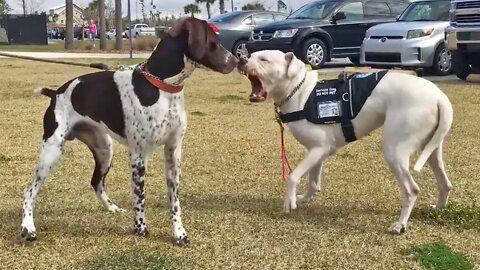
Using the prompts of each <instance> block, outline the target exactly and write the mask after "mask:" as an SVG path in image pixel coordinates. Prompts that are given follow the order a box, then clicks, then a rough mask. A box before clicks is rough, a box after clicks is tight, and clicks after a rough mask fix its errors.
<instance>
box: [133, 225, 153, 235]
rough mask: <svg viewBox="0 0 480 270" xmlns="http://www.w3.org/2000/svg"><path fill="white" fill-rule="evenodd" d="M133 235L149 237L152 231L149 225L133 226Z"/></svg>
mask: <svg viewBox="0 0 480 270" xmlns="http://www.w3.org/2000/svg"><path fill="white" fill-rule="evenodd" d="M133 235H135V236H141V237H147V236H148V235H150V232H149V231H148V229H147V227H144V228H141V227H140V228H139V227H135V228H133Z"/></svg>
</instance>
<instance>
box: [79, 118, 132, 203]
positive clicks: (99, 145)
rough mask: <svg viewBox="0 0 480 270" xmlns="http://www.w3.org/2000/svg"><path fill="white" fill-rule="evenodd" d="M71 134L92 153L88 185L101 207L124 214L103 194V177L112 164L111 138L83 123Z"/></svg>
mask: <svg viewBox="0 0 480 270" xmlns="http://www.w3.org/2000/svg"><path fill="white" fill-rule="evenodd" d="M72 133H73V136H75V137H76V138H77V139H79V140H80V141H82V142H83V143H85V144H86V145H87V146H88V148H89V149H90V151H92V154H93V158H94V159H95V169H94V171H93V175H92V179H91V182H90V183H91V185H92V187H93V189H94V190H95V193H96V194H97V196H98V198H99V199H100V201H101V202H102V204H103V206H105V208H106V209H107V210H108V211H110V212H113V213H115V212H125V210H124V209H122V208H120V207H118V206H117V205H116V204H114V203H113V202H112V200H110V198H109V197H108V196H107V193H106V192H105V177H106V176H107V173H108V171H109V170H110V167H111V164H112V156H113V147H112V138H111V137H110V136H109V135H108V134H105V133H104V132H102V131H101V130H99V129H98V128H96V127H94V126H92V125H88V124H84V123H82V124H78V125H77V126H76V127H74V129H73V132H72Z"/></svg>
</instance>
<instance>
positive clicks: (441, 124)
mask: <svg viewBox="0 0 480 270" xmlns="http://www.w3.org/2000/svg"><path fill="white" fill-rule="evenodd" d="M437 106H438V126H437V129H436V130H435V133H434V134H433V136H432V138H431V139H430V141H429V142H428V143H427V145H426V146H425V148H423V151H422V153H421V154H420V156H419V157H418V159H417V162H416V163H415V166H414V167H413V169H414V170H415V171H417V172H420V170H421V169H422V167H423V165H425V162H427V160H428V158H429V157H430V155H431V154H432V153H433V151H435V149H437V148H438V147H439V146H440V144H441V143H442V141H443V139H444V138H445V136H446V135H447V133H448V131H449V130H450V127H451V126H452V122H453V109H452V104H451V103H450V101H449V100H448V98H447V97H446V96H442V97H441V98H440V99H439V100H438V103H437Z"/></svg>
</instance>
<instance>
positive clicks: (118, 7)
mask: <svg viewBox="0 0 480 270" xmlns="http://www.w3.org/2000/svg"><path fill="white" fill-rule="evenodd" d="M122 28H123V25H122V0H115V29H116V34H115V50H121V49H123V35H122Z"/></svg>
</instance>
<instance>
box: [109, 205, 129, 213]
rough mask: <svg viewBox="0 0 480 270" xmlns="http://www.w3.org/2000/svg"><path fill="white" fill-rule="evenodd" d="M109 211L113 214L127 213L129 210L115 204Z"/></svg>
mask: <svg viewBox="0 0 480 270" xmlns="http://www.w3.org/2000/svg"><path fill="white" fill-rule="evenodd" d="M107 210H108V211H109V212H111V213H125V212H127V210H125V209H123V208H120V207H118V206H116V205H115V204H112V205H110V206H109V207H108V208H107Z"/></svg>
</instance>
